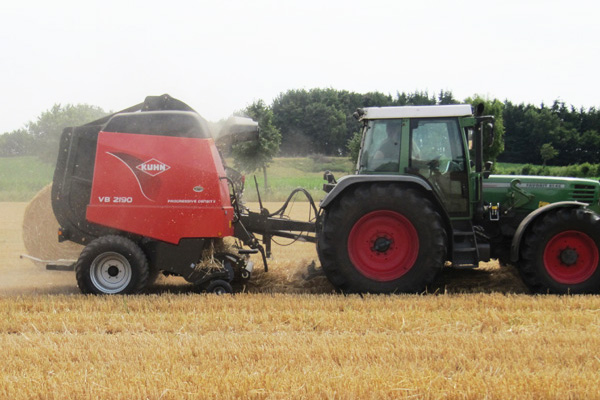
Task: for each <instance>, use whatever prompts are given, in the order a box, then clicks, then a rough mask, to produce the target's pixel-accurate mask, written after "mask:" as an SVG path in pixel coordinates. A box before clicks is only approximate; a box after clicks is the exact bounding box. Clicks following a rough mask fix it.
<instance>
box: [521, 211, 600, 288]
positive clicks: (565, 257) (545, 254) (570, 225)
mask: <svg viewBox="0 0 600 400" xmlns="http://www.w3.org/2000/svg"><path fill="white" fill-rule="evenodd" d="M599 249H600V218H599V217H598V216H597V215H596V214H594V213H593V212H591V211H589V210H585V209H581V208H577V209H560V210H558V211H553V212H550V213H549V214H547V215H546V216H544V217H543V218H542V219H541V220H540V221H538V222H536V223H535V225H534V226H533V228H532V230H531V231H530V232H529V234H528V236H526V238H525V243H524V245H523V252H522V261H521V263H520V264H519V267H520V268H519V271H520V273H521V276H522V278H523V281H524V282H525V284H526V285H527V286H529V288H530V289H531V291H532V292H534V293H557V294H569V293H572V294H577V293H599V292H600V266H599V263H600V250H599Z"/></svg>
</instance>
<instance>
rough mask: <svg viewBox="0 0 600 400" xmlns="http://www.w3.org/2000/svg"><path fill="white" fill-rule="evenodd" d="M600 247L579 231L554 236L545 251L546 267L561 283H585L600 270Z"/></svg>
mask: <svg viewBox="0 0 600 400" xmlns="http://www.w3.org/2000/svg"><path fill="white" fill-rule="evenodd" d="M598 259H599V256H598V247H597V246H596V243H595V242H594V240H592V238H591V237H589V236H588V235H586V234H585V233H583V232H579V231H565V232H561V233H559V234H558V235H556V236H554V237H553V238H552V239H550V241H548V244H547V245H546V248H545V249H544V265H545V266H546V271H548V274H550V276H551V277H552V278H553V279H554V280H556V281H557V282H559V283H564V284H571V285H572V284H577V283H582V282H585V281H586V280H587V279H588V278H589V277H590V276H592V275H593V274H594V272H596V269H597V268H598Z"/></svg>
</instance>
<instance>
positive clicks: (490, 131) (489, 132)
mask: <svg viewBox="0 0 600 400" xmlns="http://www.w3.org/2000/svg"><path fill="white" fill-rule="evenodd" d="M485 130H486V134H487V137H488V147H492V146H493V145H494V124H492V123H491V122H488V123H487V124H485Z"/></svg>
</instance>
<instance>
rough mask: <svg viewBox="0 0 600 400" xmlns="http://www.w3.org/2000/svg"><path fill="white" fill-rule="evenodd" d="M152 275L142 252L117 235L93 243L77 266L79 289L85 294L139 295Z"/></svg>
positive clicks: (131, 242) (76, 273) (132, 243)
mask: <svg viewBox="0 0 600 400" xmlns="http://www.w3.org/2000/svg"><path fill="white" fill-rule="evenodd" d="M149 275H150V270H149V267H148V260H147V258H146V255H145V254H144V252H143V251H142V249H141V248H140V247H139V246H138V245H137V244H135V243H134V242H133V241H132V240H130V239H127V238H125V237H122V236H117V235H107V236H101V237H99V238H97V239H94V240H93V241H91V242H90V244H88V245H87V246H86V247H85V248H84V249H83V251H82V252H81V255H80V256H79V259H78V260H77V263H76V264H75V277H76V279H77V285H78V286H79V289H80V290H81V292H82V293H84V294H134V293H139V292H141V291H142V290H143V289H144V288H145V287H146V285H147V283H148V279H149ZM113 279H114V281H113Z"/></svg>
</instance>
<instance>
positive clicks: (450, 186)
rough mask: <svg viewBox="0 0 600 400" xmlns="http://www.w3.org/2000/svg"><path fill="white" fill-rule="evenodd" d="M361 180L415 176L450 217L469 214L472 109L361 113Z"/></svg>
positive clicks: (371, 110) (393, 109) (421, 108)
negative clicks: (469, 130)
mask: <svg viewBox="0 0 600 400" xmlns="http://www.w3.org/2000/svg"><path fill="white" fill-rule="evenodd" d="M358 118H359V120H360V121H362V123H363V142H362V146H361V152H360V155H359V159H358V163H357V173H358V174H361V175H382V174H384V175H415V176H418V177H420V178H422V179H424V180H425V181H427V182H428V183H429V185H431V187H432V188H433V190H434V191H435V194H436V196H437V197H438V198H439V199H440V200H441V202H440V203H442V204H445V206H446V208H447V212H448V214H449V215H450V216H468V215H470V210H469V201H470V192H471V190H469V169H470V163H469V155H468V152H469V145H468V141H467V139H466V138H467V135H466V134H463V132H466V129H468V128H469V127H472V126H473V125H474V118H473V117H472V110H471V106H470V105H452V106H419V107H385V108H379V107H377V108H365V109H362V110H361V111H360V112H359V115H358Z"/></svg>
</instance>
